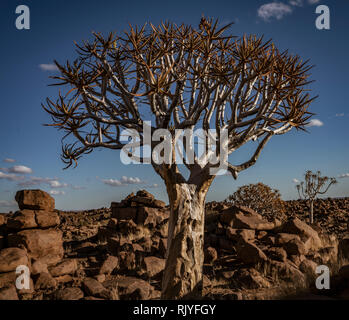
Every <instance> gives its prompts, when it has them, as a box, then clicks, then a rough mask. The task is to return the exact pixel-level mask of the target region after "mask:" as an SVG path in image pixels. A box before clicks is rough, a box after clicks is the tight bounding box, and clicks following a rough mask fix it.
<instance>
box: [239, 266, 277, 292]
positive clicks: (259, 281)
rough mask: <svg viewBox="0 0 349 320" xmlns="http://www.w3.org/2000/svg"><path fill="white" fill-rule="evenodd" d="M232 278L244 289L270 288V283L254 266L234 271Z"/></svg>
mask: <svg viewBox="0 0 349 320" xmlns="http://www.w3.org/2000/svg"><path fill="white" fill-rule="evenodd" d="M233 280H234V281H236V282H238V284H239V285H240V286H241V287H243V288H246V289H260V288H270V286H271V285H270V283H269V281H267V280H266V279H264V278H263V277H262V275H261V274H260V273H259V272H258V271H257V270H256V269H254V268H251V269H240V270H238V271H237V272H235V273H234V276H233Z"/></svg>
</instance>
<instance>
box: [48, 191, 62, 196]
mask: <svg viewBox="0 0 349 320" xmlns="http://www.w3.org/2000/svg"><path fill="white" fill-rule="evenodd" d="M49 194H50V195H52V196H63V195H65V191H62V190H50V191H49Z"/></svg>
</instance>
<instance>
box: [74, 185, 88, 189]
mask: <svg viewBox="0 0 349 320" xmlns="http://www.w3.org/2000/svg"><path fill="white" fill-rule="evenodd" d="M71 188H72V189H73V190H83V189H86V187H83V186H74V185H72V186H71Z"/></svg>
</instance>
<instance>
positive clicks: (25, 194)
mask: <svg viewBox="0 0 349 320" xmlns="http://www.w3.org/2000/svg"><path fill="white" fill-rule="evenodd" d="M15 199H16V201H17V203H18V206H19V209H21V210H23V209H31V210H48V211H53V209H54V208H55V200H54V199H53V198H52V197H51V196H50V195H49V194H48V193H46V192H44V191H42V190H20V191H17V193H16V196H15Z"/></svg>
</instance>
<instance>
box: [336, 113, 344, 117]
mask: <svg viewBox="0 0 349 320" xmlns="http://www.w3.org/2000/svg"><path fill="white" fill-rule="evenodd" d="M344 116H345V113H344V112H343V113H336V117H344Z"/></svg>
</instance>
